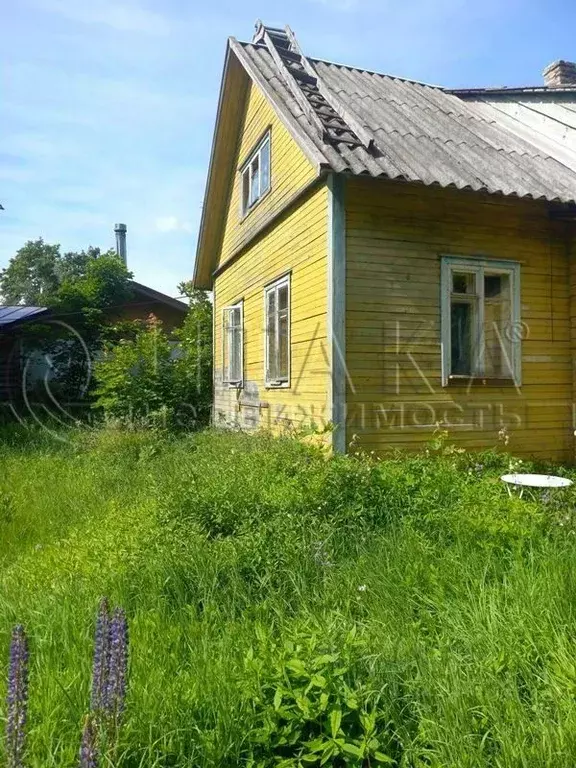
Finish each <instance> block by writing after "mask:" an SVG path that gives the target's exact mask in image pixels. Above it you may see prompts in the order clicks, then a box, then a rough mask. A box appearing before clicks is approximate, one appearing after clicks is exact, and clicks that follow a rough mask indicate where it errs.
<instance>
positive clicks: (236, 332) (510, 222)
mask: <svg viewBox="0 0 576 768" xmlns="http://www.w3.org/2000/svg"><path fill="white" fill-rule="evenodd" d="M544 77H545V85H543V86H539V85H536V86H533V87H522V88H498V89H493V88H489V89H471V90H463V89H459V90H450V89H446V88H441V87H438V86H431V85H426V84H423V83H419V82H415V81H413V80H407V79H405V78H400V77H395V76H391V75H384V74H378V73H375V72H369V71H367V70H364V69H362V68H357V67H351V66H344V65H340V64H334V63H330V62H326V61H321V60H318V59H313V58H307V57H306V56H304V54H303V53H302V51H301V50H300V48H299V46H298V43H297V41H296V39H295V37H294V35H293V33H292V32H291V30H290V29H289V28H288V27H286V29H283V30H281V29H272V28H267V27H265V26H263V25H261V24H259V25H258V26H257V31H256V35H255V37H254V39H253V41H252V42H251V43H240V42H238V41H237V40H235V39H233V38H231V39H230V40H229V43H228V48H227V53H226V60H225V65H224V74H223V79H222V86H221V92H220V102H219V107H218V115H217V121H216V128H215V134H214V141H213V146H212V155H211V161H210V170H209V175H208V182H207V189H206V197H205V201H204V209H203V216H202V223H201V230H200V234H199V241H198V250H197V258H196V266H195V275H194V282H195V286H196V287H197V288H204V289H212V290H213V291H214V308H215V311H214V316H215V329H214V330H215V334H214V357H215V360H214V369H215V381H214V413H215V421H216V422H217V423H223V424H230V425H239V426H242V427H245V428H256V427H258V426H269V425H270V426H274V427H275V426H281V425H284V426H290V425H295V426H298V425H306V424H310V423H315V424H319V425H322V424H328V423H331V424H332V425H333V426H334V432H333V437H332V440H333V445H334V448H335V450H338V451H344V450H346V449H347V447H348V446H349V444H350V442H353V443H354V444H355V445H358V446H360V447H362V448H365V449H367V450H375V451H377V452H382V451H385V450H388V449H390V448H409V449H415V448H417V447H419V446H421V445H422V443H423V442H424V441H426V440H428V439H429V438H430V435H431V433H432V432H433V431H434V429H435V428H436V424H438V423H442V424H444V425H446V427H447V428H448V430H449V432H450V435H451V438H452V439H454V440H456V441H457V442H458V443H459V444H460V445H462V446H465V447H470V448H474V449H478V448H484V447H491V446H494V445H496V444H497V441H498V433H499V432H500V431H501V430H502V429H503V428H505V433H506V435H507V436H506V440H508V441H509V448H510V449H511V450H513V451H514V452H516V453H518V454H524V455H535V456H539V457H550V458H555V459H561V460H571V459H574V429H575V424H574V414H573V403H574V395H575V387H576V377H575V370H576V367H575V357H576V261H575V258H576V253H575V221H576V204H575V201H576V65H574V64H571V63H567V62H555V63H554V64H553V65H551V66H550V67H548V68H547V69H546V70H545V72H544ZM503 434H504V433H503Z"/></svg>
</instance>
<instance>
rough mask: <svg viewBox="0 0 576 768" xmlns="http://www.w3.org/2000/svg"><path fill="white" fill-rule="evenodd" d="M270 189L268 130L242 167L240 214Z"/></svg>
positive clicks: (246, 210) (246, 211)
mask: <svg viewBox="0 0 576 768" xmlns="http://www.w3.org/2000/svg"><path fill="white" fill-rule="evenodd" d="M269 189H270V132H268V133H267V134H266V136H265V137H264V138H263V139H262V141H261V142H260V144H259V145H258V146H257V147H256V149H255V150H254V152H253V153H252V154H251V155H250V157H249V158H248V160H247V161H246V162H245V163H244V166H243V167H242V215H243V216H245V215H246V214H247V213H248V211H249V210H250V209H251V208H252V206H254V205H256V203H257V202H258V200H260V198H261V197H263V196H264V195H265V194H266V192H268V190H269Z"/></svg>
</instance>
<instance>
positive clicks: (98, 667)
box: [90, 597, 110, 713]
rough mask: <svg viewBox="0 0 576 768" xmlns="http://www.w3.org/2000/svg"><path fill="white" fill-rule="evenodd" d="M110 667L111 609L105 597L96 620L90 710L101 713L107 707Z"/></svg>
mask: <svg viewBox="0 0 576 768" xmlns="http://www.w3.org/2000/svg"><path fill="white" fill-rule="evenodd" d="M109 666H110V607H109V605H108V600H107V599H106V598H105V597H103V598H102V600H101V601H100V606H99V608H98V617H97V619H96V637H95V642H94V663H93V667H92V695H91V699H90V709H91V710H92V712H95V713H99V712H102V710H103V709H104V707H105V701H106V691H107V688H108V669H109Z"/></svg>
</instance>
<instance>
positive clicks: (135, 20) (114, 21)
mask: <svg viewBox="0 0 576 768" xmlns="http://www.w3.org/2000/svg"><path fill="white" fill-rule="evenodd" d="M35 5H36V6H37V7H38V8H41V9H42V10H44V11H48V12H49V13H54V14H58V15H59V16H63V17H64V18H66V19H68V20H70V21H77V22H80V23H81V24H102V25H104V26H107V27H111V28H112V29H115V30H117V31H118V32H137V33H138V32H139V33H142V34H148V35H167V34H168V33H169V32H170V25H169V23H168V20H167V19H166V17H165V16H162V15H161V14H159V13H156V12H155V11H150V10H148V9H147V8H143V7H142V6H140V5H137V4H135V3H132V2H128V3H124V4H119V3H114V2H108V0H94V1H93V2H91V3H87V2H86V3H85V2H78V1H77V0H36V3H35Z"/></svg>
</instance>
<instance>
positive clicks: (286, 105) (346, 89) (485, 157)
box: [231, 28, 576, 202]
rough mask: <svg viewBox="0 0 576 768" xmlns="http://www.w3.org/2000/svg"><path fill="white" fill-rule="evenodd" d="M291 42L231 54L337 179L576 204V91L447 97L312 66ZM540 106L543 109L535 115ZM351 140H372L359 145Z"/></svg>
mask: <svg viewBox="0 0 576 768" xmlns="http://www.w3.org/2000/svg"><path fill="white" fill-rule="evenodd" d="M282 34H283V33H282V32H281V31H279V30H273V37H272V38H271V37H270V36H268V37H267V38H266V37H265V36H264V35H260V39H261V40H262V41H261V42H260V41H259V42H256V43H238V42H237V41H235V40H232V41H231V46H232V49H233V50H234V52H235V53H236V55H238V56H239V58H240V60H241V62H242V63H243V64H244V66H245V67H246V69H247V70H248V71H249V74H251V75H252V76H253V78H254V79H256V80H257V83H258V84H259V85H260V87H262V88H263V89H264V90H265V92H266V93H267V95H268V97H269V98H270V100H271V101H272V103H275V104H276V105H277V106H278V105H280V106H281V107H282V109H283V110H284V111H285V116H286V117H288V118H290V120H291V121H293V127H295V128H297V132H298V136H297V138H298V139H299V140H300V143H301V144H302V143H304V146H303V149H305V151H307V153H308V155H309V156H313V157H315V158H318V159H319V162H320V164H321V165H324V166H326V167H328V168H330V169H332V170H334V171H336V172H346V173H352V174H362V175H369V176H374V177H385V178H389V179H399V180H404V181H408V182H419V183H423V184H426V185H439V186H442V187H455V188H457V189H469V190H476V191H485V192H490V193H499V194H504V195H514V196H518V197H528V198H534V199H543V200H549V201H559V202H576V89H561V90H560V91H559V92H555V90H556V89H546V88H536V89H515V90H514V92H513V93H511V92H509V91H507V90H500V91H494V90H490V91H478V90H474V91H462V92H459V91H448V90H445V89H443V88H440V87H438V86H430V85H425V84H422V83H418V82H415V81H411V80H406V79H401V78H398V77H393V76H388V75H383V74H377V73H374V72H368V71H366V70H363V69H357V68H354V67H349V66H344V65H341V64H333V63H330V62H326V61H321V60H319V59H313V58H308V57H306V56H304V55H303V54H302V52H301V51H300V49H299V48H298V46H297V43H296V42H295V40H294V39H293V38H292V37H291V32H290V30H289V28H286V32H285V33H284V34H286V37H287V40H288V44H286V42H285V40H283V38H282ZM314 80H315V82H314ZM294 84H296V88H298V87H300V88H301V90H302V92H303V98H304V99H306V100H307V102H308V105H309V106H307V104H306V103H305V102H304V101H303V99H302V98H300V94H299V93H298V91H297V89H295V87H294ZM535 102H540V106H539V107H538V108H536V109H535V106H534V104H535ZM327 105H328V106H327ZM310 107H311V109H310ZM334 109H335V111H336V112H337V113H338V114H339V116H340V118H342V119H343V121H344V125H345V127H346V126H347V128H348V129H349V130H348V131H347V132H346V133H343V134H342V135H343V136H346V141H338V138H337V136H335V132H334V130H333V129H332V128H331V127H329V128H328V129H327V130H325V131H324V132H323V131H322V129H323V127H324V126H325V123H327V121H328V120H329V119H330V118H331V115H330V112H331V111H332V112H334ZM317 118H319V120H318V119H317ZM333 124H334V121H333V119H332V123H331V125H333ZM293 132H294V131H293ZM350 135H352V136H359V137H361V138H362V137H364V141H357V142H354V141H350ZM366 136H368V137H370V138H371V139H372V141H371V143H370V144H369V143H368V142H367V141H366V140H365V137H366Z"/></svg>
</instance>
